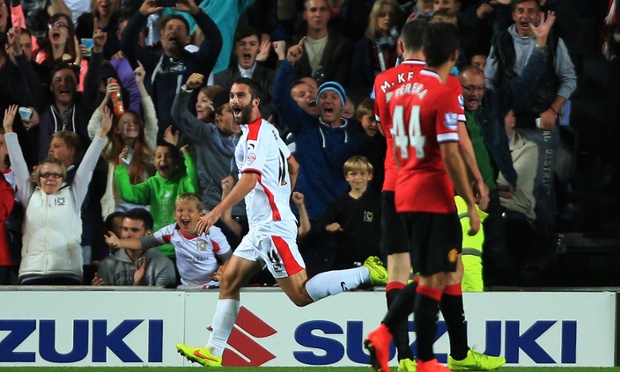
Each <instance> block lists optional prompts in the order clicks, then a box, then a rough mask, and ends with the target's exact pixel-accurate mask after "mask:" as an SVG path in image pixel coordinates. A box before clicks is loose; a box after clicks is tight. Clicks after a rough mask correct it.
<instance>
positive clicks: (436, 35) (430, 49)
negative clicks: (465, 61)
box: [424, 22, 459, 67]
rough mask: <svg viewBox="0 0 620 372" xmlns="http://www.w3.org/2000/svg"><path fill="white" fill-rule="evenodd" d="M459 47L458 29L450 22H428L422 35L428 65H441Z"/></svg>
mask: <svg viewBox="0 0 620 372" xmlns="http://www.w3.org/2000/svg"><path fill="white" fill-rule="evenodd" d="M458 48H459V30H458V28H457V27H456V26H455V25H453V24H452V23H446V22H437V23H429V25H428V28H427V29H426V34H425V36H424V56H425V57H426V65H427V66H428V67H439V66H441V65H443V64H444V63H445V62H446V61H448V59H449V58H450V56H451V55H452V53H454V51H456V50H458Z"/></svg>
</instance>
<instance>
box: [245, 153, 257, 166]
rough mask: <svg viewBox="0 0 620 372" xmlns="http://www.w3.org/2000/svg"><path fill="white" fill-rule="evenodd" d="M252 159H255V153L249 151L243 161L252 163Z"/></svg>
mask: <svg viewBox="0 0 620 372" xmlns="http://www.w3.org/2000/svg"><path fill="white" fill-rule="evenodd" d="M254 160H256V154H255V153H253V152H251V153H249V154H248V158H247V160H246V161H245V163H246V164H252V163H254Z"/></svg>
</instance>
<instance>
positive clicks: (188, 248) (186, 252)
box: [106, 193, 232, 287]
mask: <svg viewBox="0 0 620 372" xmlns="http://www.w3.org/2000/svg"><path fill="white" fill-rule="evenodd" d="M202 207H203V205H202V200H201V199H200V197H198V195H196V194H193V193H182V194H180V195H179V196H177V198H176V201H175V203H174V219H175V220H176V223H175V224H172V225H168V226H165V227H163V228H161V229H159V230H158V231H157V232H155V233H154V234H153V235H150V236H145V237H143V238H130V239H119V238H118V237H117V236H116V235H115V234H114V233H113V232H111V231H109V232H108V235H107V236H106V243H108V245H109V246H111V247H113V248H116V247H123V248H125V249H148V248H153V247H157V246H159V245H162V244H166V243H171V244H172V245H173V246H174V251H175V255H176V265H177V269H178V270H179V275H180V276H181V283H182V284H183V285H186V286H199V285H200V286H203V287H217V286H219V283H218V282H217V281H215V280H214V279H213V277H214V275H215V273H216V272H217V270H218V269H219V268H220V266H221V265H222V264H223V263H224V262H225V261H227V260H228V259H229V258H230V256H231V255H232V250H231V249H230V245H229V244H228V241H227V240H226V237H225V236H224V234H223V233H222V231H221V230H220V229H219V228H217V227H215V228H213V227H212V228H211V229H210V230H209V234H208V235H207V234H201V235H198V234H196V226H197V224H198V221H199V220H200V217H201V216H202Z"/></svg>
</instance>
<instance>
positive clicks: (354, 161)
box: [342, 155, 373, 176]
mask: <svg viewBox="0 0 620 372" xmlns="http://www.w3.org/2000/svg"><path fill="white" fill-rule="evenodd" d="M342 170H343V171H344V175H345V176H346V175H347V173H349V172H351V171H356V170H361V171H366V172H368V173H369V174H372V171H373V167H372V164H371V163H370V161H368V159H366V157H365V156H361V155H353V156H351V157H350V158H348V159H347V161H345V162H344V165H343V166H342Z"/></svg>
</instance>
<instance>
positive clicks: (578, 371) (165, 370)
mask: <svg viewBox="0 0 620 372" xmlns="http://www.w3.org/2000/svg"><path fill="white" fill-rule="evenodd" d="M192 370H198V369H192V367H36V368H33V367H0V371H1V372H4V371H7V372H26V371H33V372H82V371H83V372H110V371H120V372H145V371H161V372H188V371H192ZM253 370H254V371H253ZM217 371H220V372H372V369H370V367H369V368H366V367H223V368H222V369H217ZM496 371H498V372H591V371H593V372H597V371H598V372H620V367H613V368H597V367H580V368H577V367H504V368H499V369H497V370H496ZM392 372H396V367H394V368H392Z"/></svg>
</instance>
